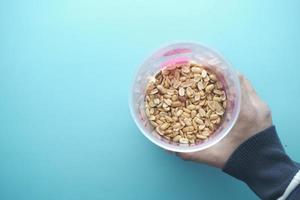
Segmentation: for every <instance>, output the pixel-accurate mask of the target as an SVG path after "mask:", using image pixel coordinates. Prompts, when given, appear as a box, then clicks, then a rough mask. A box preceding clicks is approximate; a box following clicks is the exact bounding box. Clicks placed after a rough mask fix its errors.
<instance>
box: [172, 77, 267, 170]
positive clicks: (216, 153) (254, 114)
mask: <svg viewBox="0 0 300 200" xmlns="http://www.w3.org/2000/svg"><path fill="white" fill-rule="evenodd" d="M239 78H240V84H241V93H242V101H241V111H240V114H239V117H238V119H237V122H236V124H235V125H234V127H233V128H232V130H231V131H230V133H229V134H228V135H227V136H226V137H225V138H223V139H222V140H221V141H220V142H219V143H217V144H215V145H214V146H212V147H210V148H208V149H205V150H202V151H199V152H193V153H177V155H179V156H180V157H181V158H182V159H184V160H191V161H195V162H201V163H205V164H208V165H212V166H214V167H218V168H223V167H224V165H225V164H226V162H227V160H228V159H229V157H230V156H231V154H232V153H233V152H234V151H235V149H236V148H237V147H238V146H239V145H240V144H242V143H243V142H244V141H245V140H247V139H248V138H250V137H252V136H253V135H256V134H257V133H259V132H261V131H262V130H264V129H266V128H268V127H270V126H271V125H272V117H271V112H270V109H269V107H268V105H267V104H266V103H265V102H263V101H262V100H261V99H260V98H259V97H258V95H257V94H256V92H255V90H254V89H253V87H252V86H251V84H250V82H249V81H248V80H247V79H246V78H245V77H244V76H243V75H240V76H239Z"/></svg>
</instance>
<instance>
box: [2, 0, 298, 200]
mask: <svg viewBox="0 0 300 200" xmlns="http://www.w3.org/2000/svg"><path fill="white" fill-rule="evenodd" d="M175 2H176V1H171V0H165V1H158V0H155V1H138V0H135V1H134V0H131V1H130V0H126V1H125V0H124V1H101V0H80V1H79V0H78V1H67V0H55V1H42V0H27V1H25V0H24V1H22V0H19V1H17V0H6V1H5V0H0V199H1V200H41V199H43V200H77V199H78V200H79V199H80V200H82V199H85V200H90V199H91V200H94V199H189V200H194V199H195V200H196V199H197V200H199V199H203V200H204V199H209V200H220V199H244V200H248V199H249V200H250V199H257V197H255V195H254V194H253V193H252V192H251V191H250V190H249V189H248V188H247V186H245V185H244V184H243V183H240V182H238V181H236V180H234V179H232V178H231V177H229V176H227V175H225V174H223V173H221V172H220V171H219V170H216V169H213V168H209V167H207V166H203V165H199V164H193V163H189V162H183V161H181V160H180V159H178V158H177V157H175V156H171V155H168V154H166V153H165V152H164V151H162V150H161V149H159V148H158V147H156V146H154V145H153V144H151V143H150V142H149V141H147V140H146V138H144V136H143V135H142V134H140V133H139V131H138V129H137V127H136V126H135V124H134V122H133V120H132V119H131V116H130V113H129V108H128V100H127V99H128V91H129V87H130V83H131V80H132V78H133V75H134V72H135V70H136V68H137V66H138V65H139V64H140V63H141V62H142V61H143V59H144V58H145V57H146V56H147V55H149V54H151V53H152V52H153V51H154V50H155V49H157V48H158V47H161V46H162V45H164V44H168V43H171V42H175V41H196V42H200V43H203V44H206V45H208V46H210V47H213V48H215V49H217V50H218V51H220V52H221V53H222V54H223V55H224V57H226V58H227V59H229V60H230V61H231V62H232V64H233V65H234V66H235V67H236V68H237V69H238V70H240V71H241V72H243V73H245V74H246V75H247V77H248V78H249V79H250V80H252V82H253V84H254V86H255V87H256V88H257V91H258V92H259V94H260V95H261V96H262V97H263V98H264V99H265V100H266V101H267V102H268V103H269V104H270V107H271V108H272V111H273V118H274V123H275V124H276V125H277V128H278V131H279V134H280V137H281V139H282V142H283V144H284V145H286V146H287V148H286V149H287V152H288V153H289V154H290V155H291V156H292V157H293V158H294V159H296V160H298V161H300V154H299V140H300V134H299V125H298V124H299V119H300V118H299V113H300V107H299V105H298V104H299V103H298V102H299V98H300V90H299V88H300V79H299V73H300V70H299V69H300V59H299V58H300V39H299V35H300V27H299V24H300V12H299V8H300V1H297V0H294V1H258V0H256V1H253V0H252V1H250V0H248V1H240V0H235V1H216V0H210V1H199V0H194V1H181V3H178V2H177V3H175Z"/></svg>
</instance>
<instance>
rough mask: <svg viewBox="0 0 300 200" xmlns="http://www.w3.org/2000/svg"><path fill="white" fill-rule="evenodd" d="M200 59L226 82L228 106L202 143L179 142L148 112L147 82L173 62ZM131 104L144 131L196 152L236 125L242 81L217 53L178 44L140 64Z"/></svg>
mask: <svg viewBox="0 0 300 200" xmlns="http://www.w3.org/2000/svg"><path fill="white" fill-rule="evenodd" d="M186 62H196V63H199V64H202V65H204V66H205V67H206V68H208V70H211V71H213V72H214V73H215V74H216V75H217V77H218V79H219V80H220V81H221V82H222V84H223V86H224V89H225V92H226V95H227V108H226V111H225V114H224V119H223V122H222V123H221V125H220V127H219V128H218V129H217V130H216V131H215V132H214V133H213V134H212V135H211V136H210V137H209V138H208V139H206V140H204V141H203V142H201V143H199V144H194V145H191V144H179V143H175V142H172V141H169V140H166V139H164V138H162V137H161V136H160V135H159V134H157V132H156V131H155V130H154V128H153V126H152V125H151V124H150V123H149V121H148V119H147V117H146V114H145V107H144V106H145V90H146V85H147V83H148V81H149V80H150V79H152V78H153V77H154V76H155V74H157V73H158V72H159V71H160V70H161V69H163V68H165V67H168V66H171V65H173V64H181V63H186ZM130 92H131V94H130V101H129V104H130V105H129V106H130V110H131V114H132V117H133V119H134V121H135V123H136V124H137V126H138V127H139V129H140V130H141V132H142V133H143V134H144V135H145V136H146V137H147V138H148V139H149V140H151V141H152V142H153V143H155V144H156V145H158V146H160V147H162V148H164V149H167V150H170V151H175V152H195V151H200V150H203V149H206V148H208V147H210V146H212V145H214V144H216V143H218V142H219V141H220V140H221V139H222V138H224V137H225V136H226V135H227V134H228V133H229V131H230V130H231V129H232V127H233V125H234V124H235V122H236V120H237V117H238V115H239V111H240V103H241V97H240V96H241V94H240V83H239V79H238V76H237V73H236V71H235V70H234V69H233V68H232V67H231V65H230V64H229V63H228V62H227V61H226V60H225V59H224V58H223V57H222V56H221V55H220V54H218V53H217V52H215V51H213V50H212V49H210V48H207V47H205V46H202V45H200V44H195V43H176V44H171V45H169V46H166V47H163V48H161V49H159V50H158V51H157V52H155V53H154V54H153V55H151V56H150V57H149V58H147V59H146V61H145V62H144V63H143V64H142V65H141V66H140V68H139V69H138V72H137V74H136V76H135V78H134V81H133V85H132V88H131V91H130Z"/></svg>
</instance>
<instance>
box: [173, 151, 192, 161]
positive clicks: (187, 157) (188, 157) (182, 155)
mask: <svg viewBox="0 0 300 200" xmlns="http://www.w3.org/2000/svg"><path fill="white" fill-rule="evenodd" d="M175 154H176V156H179V157H180V158H182V159H183V160H193V154H191V153H180V152H176V153H175Z"/></svg>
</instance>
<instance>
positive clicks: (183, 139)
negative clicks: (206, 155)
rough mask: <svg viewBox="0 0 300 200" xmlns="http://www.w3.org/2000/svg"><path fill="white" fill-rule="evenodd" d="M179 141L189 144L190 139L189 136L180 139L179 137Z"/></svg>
mask: <svg viewBox="0 0 300 200" xmlns="http://www.w3.org/2000/svg"><path fill="white" fill-rule="evenodd" d="M179 142H180V143H181V144H188V143H189V140H188V139H187V138H180V139H179Z"/></svg>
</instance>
